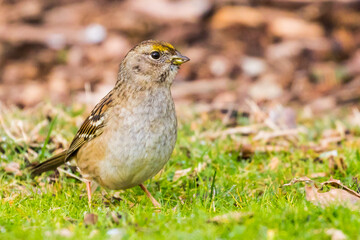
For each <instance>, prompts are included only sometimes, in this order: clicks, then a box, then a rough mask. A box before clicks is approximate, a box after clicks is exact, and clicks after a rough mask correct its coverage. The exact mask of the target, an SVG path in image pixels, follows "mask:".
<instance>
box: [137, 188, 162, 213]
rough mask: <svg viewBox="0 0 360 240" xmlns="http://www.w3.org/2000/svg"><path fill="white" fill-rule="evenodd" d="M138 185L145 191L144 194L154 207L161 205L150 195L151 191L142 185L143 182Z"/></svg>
mask: <svg viewBox="0 0 360 240" xmlns="http://www.w3.org/2000/svg"><path fill="white" fill-rule="evenodd" d="M139 186H140V187H141V189H142V190H143V191H144V192H145V194H146V196H147V197H148V198H150V201H151V202H152V204H153V205H154V207H157V208H160V207H161V205H160V203H159V202H158V201H156V199H155V198H154V197H153V196H152V195H151V193H150V192H149V191H148V190H147V188H146V187H145V186H144V184H140V185H139Z"/></svg>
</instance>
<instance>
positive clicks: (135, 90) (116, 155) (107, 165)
mask: <svg viewBox="0 0 360 240" xmlns="http://www.w3.org/2000/svg"><path fill="white" fill-rule="evenodd" d="M189 60H190V59H189V58H188V57H186V56H184V55H182V54H181V53H180V52H179V51H178V50H176V49H175V48H174V47H173V46H172V45H171V44H170V43H167V42H163V41H156V40H147V41H143V42H141V43H140V44H138V45H136V46H135V47H133V48H132V49H131V50H130V51H129V52H128V53H127V55H126V56H125V57H124V59H123V60H122V62H121V64H120V67H119V71H118V75H117V81H116V84H115V87H114V88H113V89H112V90H111V91H110V92H109V93H108V94H107V95H106V96H105V97H104V98H103V99H102V100H101V101H100V102H99V103H98V104H97V105H96V106H95V107H94V109H93V110H92V111H91V113H90V115H89V116H88V117H87V118H86V119H85V121H84V122H83V124H82V125H81V127H80V128H79V130H78V131H77V133H76V135H75V137H74V139H73V140H72V142H71V144H70V147H69V148H68V149H66V150H64V151H62V152H60V153H59V154H56V155H54V156H52V157H50V158H49V159H47V160H45V161H44V162H42V163H40V164H38V165H36V166H34V167H32V169H31V172H32V174H33V175H39V174H41V173H43V172H46V171H49V170H54V169H56V168H57V167H59V166H60V165H62V164H64V163H66V162H68V161H71V160H73V159H74V160H75V162H76V165H77V168H78V170H79V171H80V173H81V175H82V176H83V178H84V179H86V181H85V183H86V189H87V195H88V201H89V203H91V191H92V190H91V184H92V183H93V184H99V185H100V186H102V187H104V188H106V189H113V190H120V189H128V188H132V187H134V186H140V187H141V188H142V190H143V191H144V192H145V193H146V195H147V197H149V199H150V200H151V202H152V203H153V205H154V206H156V207H160V204H159V202H158V201H156V199H155V198H154V197H153V196H152V195H151V194H150V192H149V191H148V190H147V188H146V187H145V186H144V184H143V183H144V181H146V180H147V179H150V178H152V177H153V176H155V175H156V174H157V173H158V172H159V171H160V170H161V169H162V168H163V167H164V165H165V164H166V163H167V162H168V161H169V159H170V156H171V154H172V152H173V150H174V147H175V143H176V138H177V119H176V113H175V106H174V101H173V98H172V96H171V92H170V87H171V85H172V82H173V81H174V79H175V76H176V74H177V73H178V70H179V67H180V65H181V64H183V63H185V62H187V61H189Z"/></svg>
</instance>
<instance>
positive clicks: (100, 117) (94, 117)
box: [66, 91, 113, 160]
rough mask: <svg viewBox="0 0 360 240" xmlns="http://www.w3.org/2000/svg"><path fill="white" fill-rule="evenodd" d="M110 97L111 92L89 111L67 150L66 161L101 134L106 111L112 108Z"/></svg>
mask: <svg viewBox="0 0 360 240" xmlns="http://www.w3.org/2000/svg"><path fill="white" fill-rule="evenodd" d="M112 97H113V91H111V92H109V93H108V94H107V95H106V96H105V97H104V98H103V99H102V100H101V101H100V102H99V103H98V104H97V105H96V106H95V108H94V109H93V110H92V111H91V114H90V116H89V117H87V118H86V119H85V121H84V122H83V124H82V125H81V127H80V129H79V130H78V131H77V133H76V135H75V137H74V139H73V141H72V142H71V144H70V147H69V149H68V150H67V153H66V160H68V159H69V157H71V156H72V155H73V154H74V153H75V152H77V150H78V149H79V148H80V147H81V146H82V145H84V144H85V143H86V142H88V141H90V140H91V139H93V138H95V137H97V136H99V135H100V134H102V132H103V127H104V126H105V124H106V120H107V119H106V118H107V115H106V111H107V110H108V109H109V107H110V106H112V102H113V99H112Z"/></svg>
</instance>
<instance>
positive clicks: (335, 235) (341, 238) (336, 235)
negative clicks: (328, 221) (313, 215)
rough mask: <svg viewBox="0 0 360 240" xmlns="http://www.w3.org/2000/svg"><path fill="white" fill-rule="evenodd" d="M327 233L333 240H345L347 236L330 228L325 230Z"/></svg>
mask: <svg viewBox="0 0 360 240" xmlns="http://www.w3.org/2000/svg"><path fill="white" fill-rule="evenodd" d="M325 233H326V234H327V235H329V236H330V237H331V240H345V239H347V237H346V235H345V234H344V233H343V232H342V231H341V230H339V229H335V228H329V229H326V230H325Z"/></svg>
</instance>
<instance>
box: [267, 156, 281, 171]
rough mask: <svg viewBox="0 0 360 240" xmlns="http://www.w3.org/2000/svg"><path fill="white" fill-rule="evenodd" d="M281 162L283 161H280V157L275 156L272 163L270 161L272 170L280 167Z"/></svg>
mask: <svg viewBox="0 0 360 240" xmlns="http://www.w3.org/2000/svg"><path fill="white" fill-rule="evenodd" d="M280 163H281V162H280V160H279V158H277V157H273V158H272V159H271V160H270V163H269V168H270V170H275V169H277V168H278V167H279V165H280Z"/></svg>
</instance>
